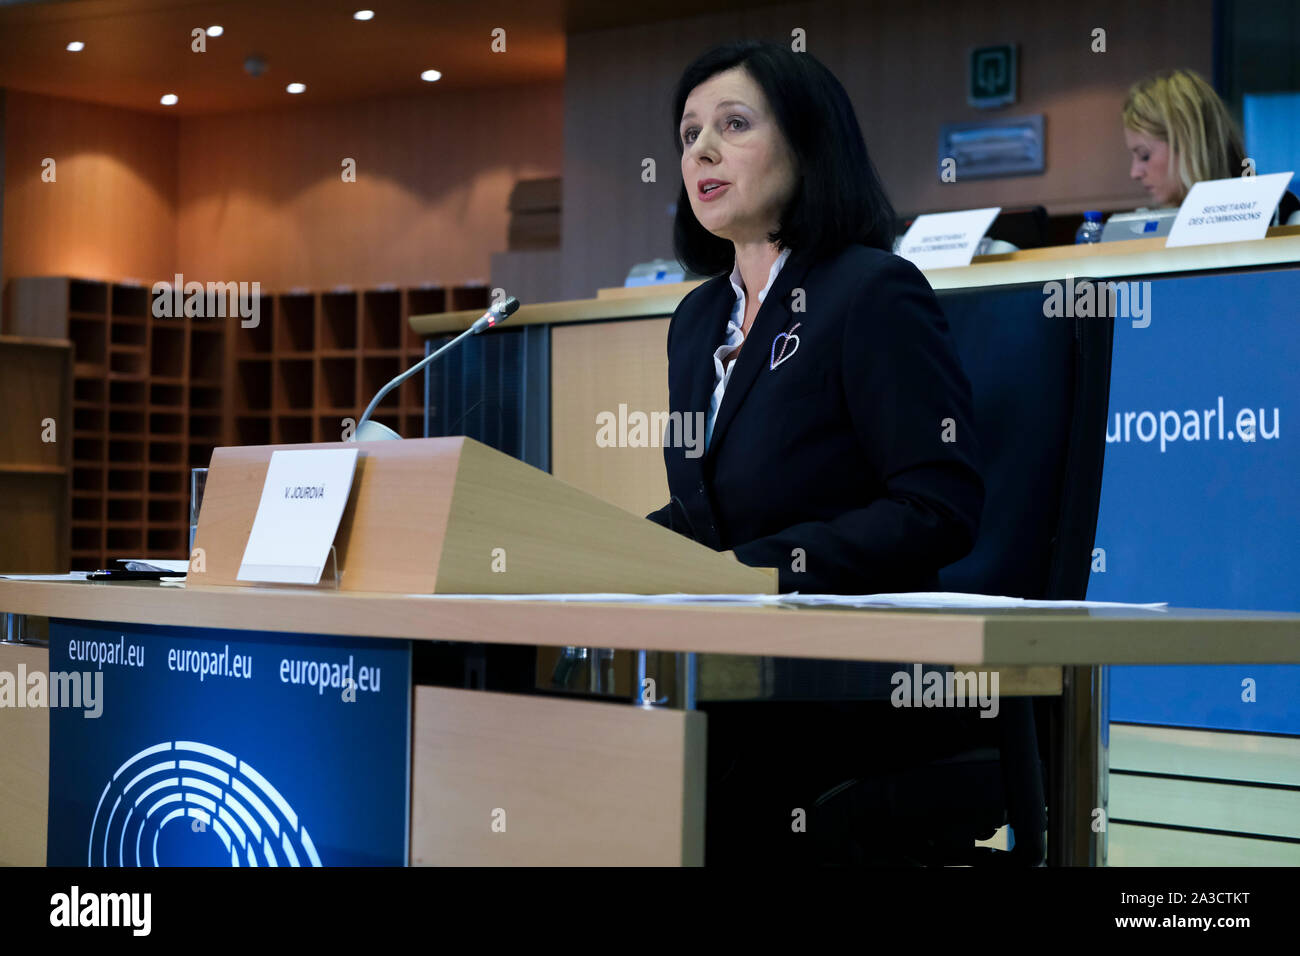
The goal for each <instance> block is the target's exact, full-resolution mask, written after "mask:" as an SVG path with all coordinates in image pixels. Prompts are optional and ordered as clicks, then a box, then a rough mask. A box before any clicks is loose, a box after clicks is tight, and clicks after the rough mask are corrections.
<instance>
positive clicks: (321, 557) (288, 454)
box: [235, 448, 357, 584]
mask: <svg viewBox="0 0 1300 956" xmlns="http://www.w3.org/2000/svg"><path fill="white" fill-rule="evenodd" d="M356 467H357V449H355V448H339V449H335V448H313V449H301V450H295V451H274V452H271V464H270V466H269V467H268V468H267V469H266V483H265V484H264V485H263V486H262V499H261V502H260V503H259V504H258V506H257V516H256V517H255V518H254V519H253V530H252V531H251V532H250V533H249V535H248V545H247V546H246V547H245V548H244V558H243V560H242V561H241V562H240V564H239V574H237V575H236V576H235V579H236V580H237V581H261V582H266V583H273V584H316V583H318V582H319V581H320V575H321V570H322V569H323V568H324V567H325V559H326V558H328V557H329V552H330V546H331V545H333V544H334V535H335V534H337V533H338V529H339V520H340V519H341V518H342V517H343V509H344V507H345V506H346V505H347V503H348V494H349V492H351V490H352V477H353V475H354V474H355V473H356Z"/></svg>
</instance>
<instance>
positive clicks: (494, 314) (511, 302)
mask: <svg viewBox="0 0 1300 956" xmlns="http://www.w3.org/2000/svg"><path fill="white" fill-rule="evenodd" d="M518 309H519V300H518V299H516V298H515V297H514V296H510V298H508V299H506V300H505V301H504V302H498V303H497V304H496V305H494V306H492V308H490V309H488V310H487V311H486V312H484V313H483V314H482V315H481V316H480V317H479V318H477V319H476V320H475V321H474V324H473V325H471V326H470V327H469V328H468V329H466V330H465V331H464V332H462V333H460V335H458V336H456V337H455V338H454V339H452V340H451V341H450V342H448V343H447V344H446V345H444V346H443V347H442V348H440V349H438V351H436V352H434V353H432V354H431V355H426V356H425V357H424V358H422V359H420V361H418V362H416V363H415V364H414V365H412V366H411V367H410V368H408V369H407V370H406V371H405V372H403V373H402V374H401V375H399V376H397V378H395V379H393V380H392V381H391V382H389V383H388V384H387V385H385V386H384V387H383V388H381V389H380V390H379V392H378V394H376V395H375V397H374V398H372V399H371V400H370V404H369V405H367V406H366V410H365V411H364V412H362V414H361V418H360V419H358V420H357V427H356V429H355V430H354V431H353V432H352V440H353V441H381V440H383V439H386V438H401V437H402V436H401V435H399V434H397V432H395V431H393V430H392V429H391V428H389V427H388V426H387V425H381V424H380V423H379V422H372V421H371V420H370V416H371V415H373V414H374V412H375V409H376V408H378V407H379V403H380V402H382V401H383V400H384V396H385V395H387V394H388V393H389V392H391V391H392V390H393V389H395V388H397V386H399V385H401V384H402V383H403V382H405V381H406V380H407V379H408V378H410V377H411V376H412V375H414V374H415V373H416V372H418V371H420V370H421V369H423V368H424V367H425V366H427V365H429V364H430V363H431V362H432V361H433V360H434V359H436V358H437V357H438V356H439V355H441V354H442V353H443V352H445V351H447V350H448V349H450V348H454V347H455V346H457V345H459V344H460V343H461V340H462V339H465V338H468V337H469V336H471V335H478V334H479V333H480V332H486V331H487V330H488V329H490V328H493V327H494V326H497V325H500V324H501V323H502V322H504V321H505V320H506V319H508V318H510V316H512V315H514V314H515V312H516V311H517V310H518Z"/></svg>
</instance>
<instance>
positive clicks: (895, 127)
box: [562, 0, 1213, 299]
mask: <svg viewBox="0 0 1300 956" xmlns="http://www.w3.org/2000/svg"><path fill="white" fill-rule="evenodd" d="M795 27H801V28H803V29H804V30H806V31H807V38H808V49H809V51H810V52H811V53H813V54H814V55H815V56H816V57H817V58H818V59H819V60H821V61H822V62H823V63H825V64H826V65H827V66H828V67H829V68H830V69H831V70H832V71H833V72H834V73H835V74H836V75H837V76H838V77H839V79H840V81H841V82H842V83H843V84H844V86H845V89H846V90H847V91H848V93H849V95H850V97H851V98H852V100H853V104H854V109H855V111H856V112H857V116H858V121H859V123H860V124H861V126H862V129H863V135H864V137H865V138H866V141H867V147H868V149H869V150H870V151H871V154H872V158H873V160H874V161H875V163H876V166H877V168H878V170H879V172H880V174H881V176H882V177H883V179H884V182H885V186H886V188H887V190H888V191H889V194H890V197H891V199H892V200H893V201H894V204H895V205H896V206H897V207H898V209H899V211H900V212H903V213H909V214H910V213H917V212H931V211H938V210H946V209H968V208H976V207H979V206H988V205H1013V204H1014V205H1022V204H1026V203H1041V204H1043V205H1045V206H1046V207H1047V208H1048V211H1049V212H1050V213H1074V212H1081V211H1082V210H1084V209H1093V208H1101V209H1108V208H1131V207H1136V206H1138V205H1141V204H1142V203H1143V202H1144V201H1145V194H1144V193H1143V192H1142V190H1141V188H1140V187H1139V186H1137V185H1136V184H1135V183H1132V182H1131V181H1130V180H1129V178H1128V156H1127V153H1126V151H1125V149H1124V140H1123V131H1122V126H1121V123H1120V109H1121V108H1122V106H1123V102H1124V95H1125V92H1126V91H1127V89H1128V87H1129V85H1130V84H1132V83H1133V82H1134V81H1136V80H1138V79H1140V78H1141V77H1142V76H1144V75H1146V74H1147V73H1150V72H1154V71H1156V70H1161V69H1168V68H1172V67H1179V66H1181V67H1190V68H1192V69H1195V70H1197V71H1199V72H1200V73H1201V74H1202V75H1204V76H1206V77H1207V79H1208V78H1210V76H1211V71H1212V66H1213V62H1212V57H1213V36H1212V31H1213V18H1212V3H1211V0H1185V2H1184V0H1153V2H1150V3H1143V4H1133V3H1127V2H1125V0H1098V2H1096V3H1089V4H1076V5H1073V6H1069V5H1060V4H1043V3H1040V2H1037V0H1001V2H996V3H994V2H971V0H964V2H942V3H941V2H935V0H926V2H922V3H910V4H896V3H886V2H884V0H866V2H863V0H824V2H819V3H801V4H790V5H782V6H772V7H764V8H759V9H756V10H747V11H744V12H727V13H721V14H712V15H707V16H699V17H693V18H690V19H679V20H672V21H665V22H661V23H656V24H652V25H648V26H641V27H635V28H618V29H613V30H602V31H593V32H588V33H582V34H577V35H572V36H570V37H569V42H568V50H567V57H566V63H565V88H564V91H565V104H564V110H565V113H564V145H565V152H564V181H565V190H564V215H563V227H562V228H563V237H564V238H563V248H564V250H565V252H564V266H563V268H564V294H563V298H566V299H577V298H587V297H590V296H592V295H594V294H595V292H596V289H598V288H600V287H602V286H611V285H620V284H622V282H623V279H624V277H625V276H626V275H627V271H628V269H629V268H630V267H631V266H632V265H633V264H634V263H636V262H641V261H644V260H647V259H652V258H654V257H656V256H670V255H671V254H672V252H671V250H672V212H671V207H672V204H673V203H675V202H676V199H677V192H678V189H679V188H680V184H681V172H680V165H679V160H678V157H677V153H676V151H675V150H674V148H673V140H672V139H671V137H672V131H673V123H672V117H670V116H669V111H670V108H671V97H672V89H673V85H674V84H675V83H676V81H677V78H678V75H679V74H680V72H681V70H682V69H683V68H684V67H685V66H686V64H687V63H689V62H690V61H691V60H692V59H693V58H694V57H695V56H697V55H698V54H699V53H701V52H703V51H704V50H705V49H706V48H707V47H709V46H710V45H712V44H713V43H716V42H720V41H723V40H727V39H731V38H737V37H745V36H754V37H765V38H772V39H784V40H785V41H787V42H788V40H789V37H790V31H791V30H792V29H794V28H795ZM1097 27H1101V28H1104V29H1105V30H1106V31H1107V52H1105V53H1093V52H1092V51H1091V42H1092V30H1093V29H1094V28H1097ZM1002 42H1015V43H1018V44H1019V58H1020V76H1019V81H1020V98H1019V102H1017V103H1016V104H1014V105H1012V106H1010V107H1007V108H1005V109H1004V110H998V111H983V110H976V109H974V108H972V107H970V106H968V105H967V103H966V82H965V71H966V56H967V52H968V50H969V49H970V48H971V47H974V46H979V45H983V44H991V43H1002ZM1032 113H1044V114H1046V137H1047V143H1046V154H1047V155H1046V166H1047V168H1046V172H1045V173H1044V174H1042V175H1038V176H1018V177H1013V178H1008V179H994V180H982V181H972V182H968V183H962V182H957V183H947V184H945V183H941V182H939V179H938V172H937V164H938V157H937V153H938V135H939V127H940V126H941V125H942V124H944V123H951V122H964V121H970V120H977V119H980V118H982V117H988V116H997V115H1009V116H1021V115H1027V114H1032ZM647 157H649V158H653V159H655V161H656V164H657V181H656V182H653V183H644V182H642V181H641V163H642V160H643V159H644V158H647ZM591 197H599V198H598V199H592V198H591Z"/></svg>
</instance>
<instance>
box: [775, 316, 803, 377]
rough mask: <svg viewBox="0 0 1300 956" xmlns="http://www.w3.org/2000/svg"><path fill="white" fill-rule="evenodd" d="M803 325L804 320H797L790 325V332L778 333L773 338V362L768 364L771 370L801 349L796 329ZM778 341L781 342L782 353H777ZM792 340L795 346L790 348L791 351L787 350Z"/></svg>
mask: <svg viewBox="0 0 1300 956" xmlns="http://www.w3.org/2000/svg"><path fill="white" fill-rule="evenodd" d="M801 325H803V323H802V322H796V323H795V324H794V325H792V326H790V331H789V332H781V333H780V334H779V335H777V337H776V338H774V339H773V340H772V361H771V364H769V365H768V370H769V371H771V370H772V369H774V368H776V367H777V366H778V365H780V364H781V363H782V362H784V361H785V360H786V359H788V358H789V357H790V356H791V355H794V353H795V352H798V351H799V336H797V335H795V334H794V330H795V329H797V328H799V326H801ZM778 342H780V343H781V352H780V354H777V351H776V345H777V343H778ZM791 342H793V343H794V347H793V348H792V349H790V351H789V352H787V351H786V350H785V347H786V346H787V345H789V344H790V343H791Z"/></svg>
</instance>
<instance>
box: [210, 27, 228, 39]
mask: <svg viewBox="0 0 1300 956" xmlns="http://www.w3.org/2000/svg"><path fill="white" fill-rule="evenodd" d="M225 32H226V28H225V27H208V30H207V33H208V36H210V37H219V36H221V34H223V33H225Z"/></svg>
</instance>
